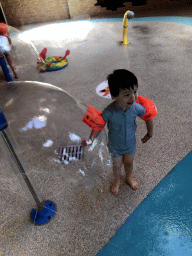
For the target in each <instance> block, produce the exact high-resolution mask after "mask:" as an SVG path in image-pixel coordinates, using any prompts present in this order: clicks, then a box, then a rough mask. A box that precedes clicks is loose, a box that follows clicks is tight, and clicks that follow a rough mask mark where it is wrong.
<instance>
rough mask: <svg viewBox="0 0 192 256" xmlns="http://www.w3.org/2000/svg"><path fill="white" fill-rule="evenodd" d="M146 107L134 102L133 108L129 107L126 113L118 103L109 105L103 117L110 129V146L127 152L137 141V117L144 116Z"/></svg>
mask: <svg viewBox="0 0 192 256" xmlns="http://www.w3.org/2000/svg"><path fill="white" fill-rule="evenodd" d="M145 113H146V109H145V107H143V106H142V105H140V104H138V103H136V102H134V103H133V105H132V106H130V107H127V109H126V111H125V112H124V111H123V110H122V109H121V108H120V107H119V105H118V104H117V103H116V101H114V102H112V103H111V104H110V105H108V106H107V107H106V108H105V109H104V110H103V112H102V114H101V116H102V117H103V119H104V121H105V122H107V128H108V129H109V133H108V140H109V144H110V145H111V146H113V147H114V148H116V149H119V150H125V149H127V148H128V147H130V145H131V143H132V142H133V141H135V132H136V129H137V124H136V123H135V119H136V117H137V116H140V117H141V116H144V114H145Z"/></svg>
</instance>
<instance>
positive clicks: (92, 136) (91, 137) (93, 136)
mask: <svg viewBox="0 0 192 256" xmlns="http://www.w3.org/2000/svg"><path fill="white" fill-rule="evenodd" d="M101 131H102V130H101ZM101 131H95V130H92V131H91V134H90V136H89V139H91V140H92V141H93V140H94V139H96V138H97V136H98V135H99V134H100V132H101Z"/></svg>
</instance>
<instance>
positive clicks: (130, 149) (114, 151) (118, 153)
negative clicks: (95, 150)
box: [107, 140, 136, 158]
mask: <svg viewBox="0 0 192 256" xmlns="http://www.w3.org/2000/svg"><path fill="white" fill-rule="evenodd" d="M107 146H108V149H109V153H110V155H111V157H112V158H116V157H120V156H122V155H125V154H134V153H135V152H136V140H135V142H132V143H131V145H130V146H129V147H128V148H127V149H125V150H119V149H115V148H114V147H113V146H112V145H110V144H109V143H108V144H107Z"/></svg>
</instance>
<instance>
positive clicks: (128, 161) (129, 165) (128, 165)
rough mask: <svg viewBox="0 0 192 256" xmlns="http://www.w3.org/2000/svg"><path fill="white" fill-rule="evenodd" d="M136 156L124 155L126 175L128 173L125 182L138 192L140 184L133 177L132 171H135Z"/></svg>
mask: <svg viewBox="0 0 192 256" xmlns="http://www.w3.org/2000/svg"><path fill="white" fill-rule="evenodd" d="M134 155H135V154H125V155H123V162H124V168H125V173H126V178H125V180H126V182H127V183H128V184H129V185H130V187H131V188H132V189H133V190H136V189H137V188H138V183H137V182H136V180H134V179H133V178H132V176H131V175H132V171H133V160H134Z"/></svg>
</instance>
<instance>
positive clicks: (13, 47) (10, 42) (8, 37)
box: [5, 34, 15, 50]
mask: <svg viewBox="0 0 192 256" xmlns="http://www.w3.org/2000/svg"><path fill="white" fill-rule="evenodd" d="M5 36H6V37H7V39H8V41H9V44H10V46H11V48H12V49H13V50H15V46H13V45H12V41H11V38H10V36H9V35H8V34H6V35H5Z"/></svg>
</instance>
